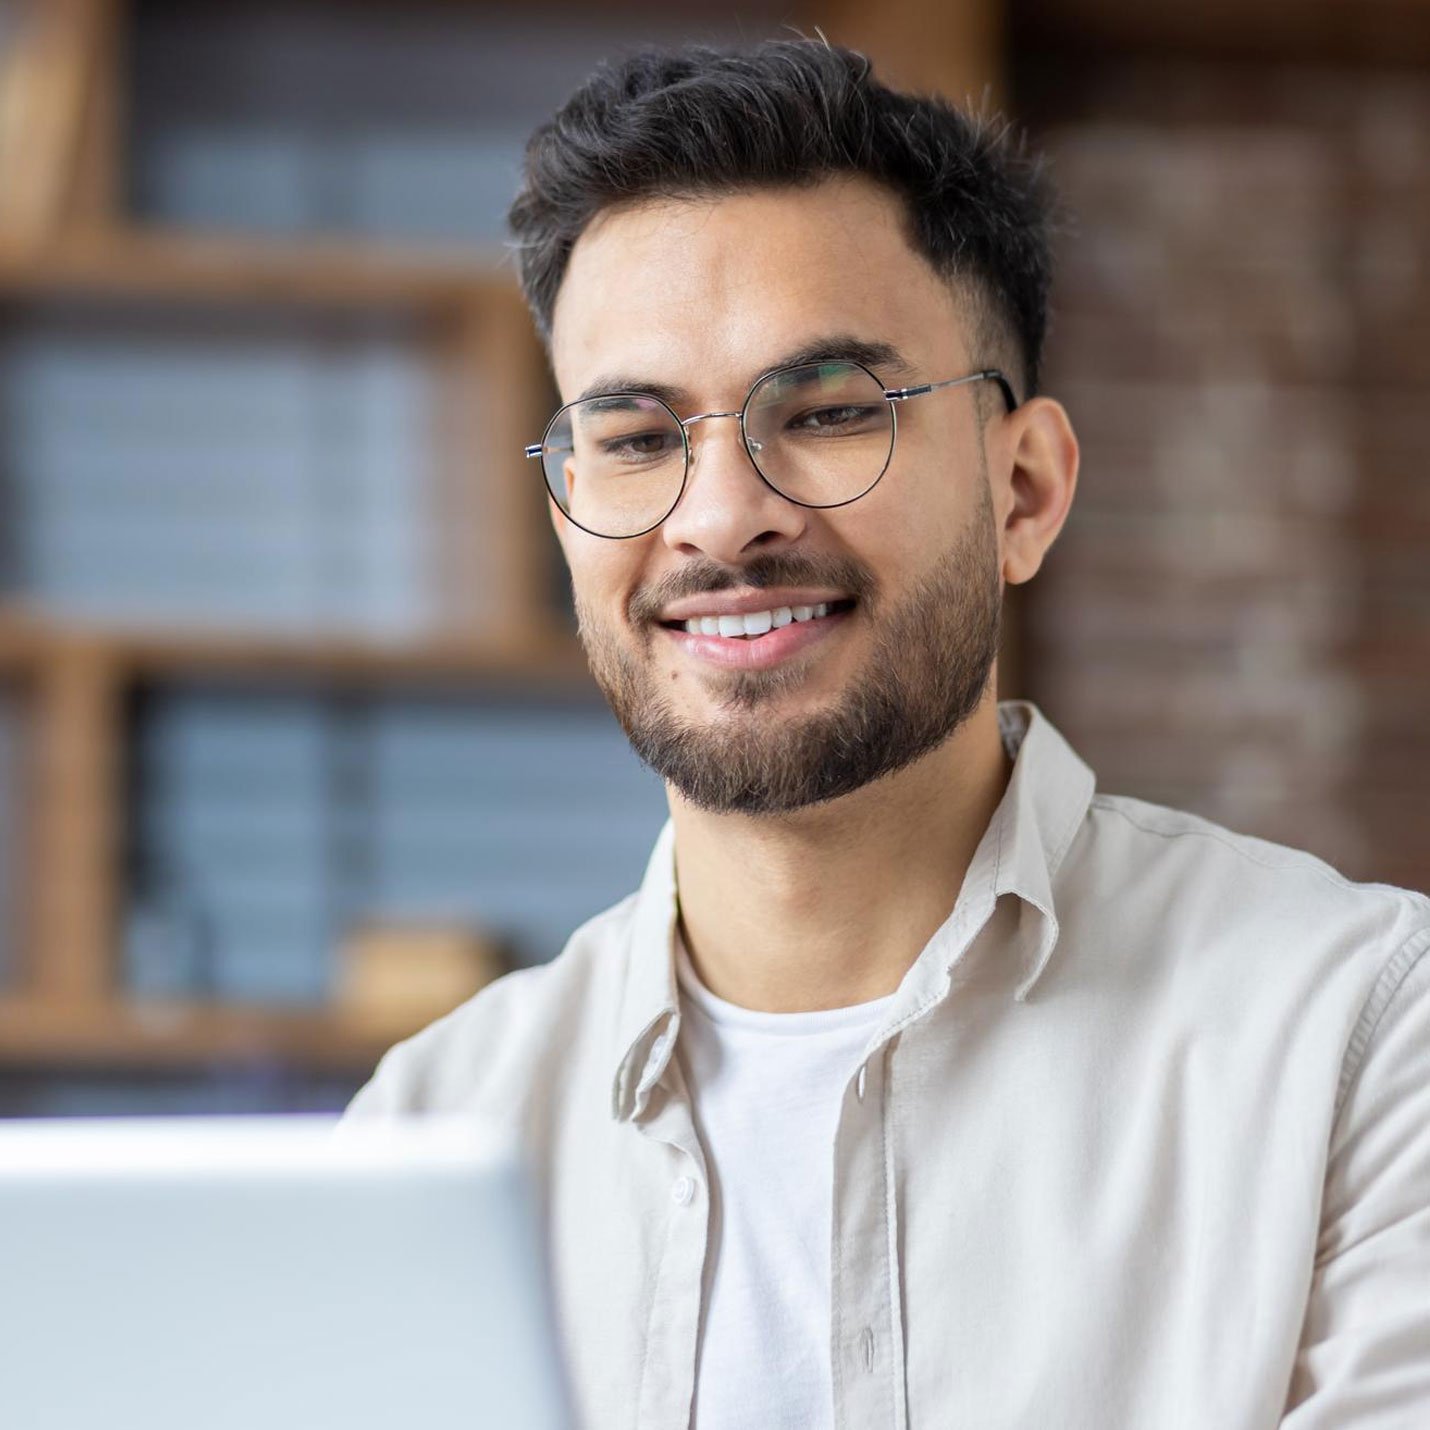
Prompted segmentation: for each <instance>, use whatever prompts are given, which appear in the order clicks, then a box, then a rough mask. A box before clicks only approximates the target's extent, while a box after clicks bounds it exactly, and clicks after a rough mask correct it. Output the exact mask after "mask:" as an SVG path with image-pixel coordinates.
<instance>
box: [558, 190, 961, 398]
mask: <svg viewBox="0 0 1430 1430" xmlns="http://www.w3.org/2000/svg"><path fill="white" fill-rule="evenodd" d="M961 307H962V305H961V304H959V303H958V301H957V299H956V297H955V294H954V291H953V290H952V288H951V287H950V285H949V284H948V283H947V282H945V281H944V280H943V279H942V278H941V277H940V276H939V275H938V274H937V273H935V272H934V270H933V268H932V267H931V266H930V265H929V263H928V262H927V261H926V260H924V259H923V258H922V257H921V256H920V255H919V254H918V253H916V252H915V251H914V249H913V248H912V247H911V246H910V244H909V241H908V238H907V236H906V232H905V226H904V215H903V210H902V207H901V205H900V203H899V201H898V199H897V198H895V197H894V196H893V195H892V194H890V193H888V192H886V191H885V190H883V189H882V188H879V187H878V186H876V185H874V184H872V183H869V182H867V181H864V180H858V179H840V180H831V181H827V182H825V183H821V184H818V185H813V186H810V187H805V188H798V189H767V190H755V191H750V192H743V193H738V194H732V195H726V196H720V197H717V198H705V197H702V198H693V199H662V200H658V201H652V202H649V203H643V204H640V205H638V206H632V207H628V208H621V209H614V210H608V211H606V212H605V213H603V214H601V215H599V216H598V217H597V218H596V219H595V220H594V221H593V222H592V224H591V225H590V226H589V227H588V228H587V229H586V231H585V232H584V233H583V234H582V235H581V237H580V239H578V241H577V243H576V245H575V248H574V249H573V251H572V254H571V260H570V263H569V265H568V267H567V271H566V275H565V278H564V280H563V283H562V287H561V292H560V294H559V296H558V298H557V302H556V307H555V312H554V314H553V320H552V361H553V365H554V367H555V371H556V378H557V382H558V384H559V386H560V388H561V392H562V395H563V397H564V398H565V399H567V400H570V398H571V397H573V396H575V395H576V393H577V392H579V391H580V390H581V389H583V388H584V387H586V386H587V385H588V384H589V383H590V382H591V381H592V379H593V378H595V377H597V375H598V374H602V373H605V372H608V371H612V372H620V373H623V374H630V375H631V376H633V377H634V376H636V375H640V374H648V375H649V377H650V379H651V381H652V382H660V383H663V384H666V385H669V386H676V387H683V388H686V389H688V390H690V391H697V390H699V391H702V392H705V393H707V394H708V393H709V392H710V391H711V390H712V389H713V388H715V387H720V388H721V389H722V390H724V389H725V388H727V387H731V386H739V385H740V384H748V383H749V382H750V381H751V380H753V378H754V377H755V376H757V375H758V373H759V372H760V371H762V370H764V368H765V367H766V366H768V365H769V363H770V362H771V361H773V360H774V359H776V358H777V357H778V355H779V354H781V353H785V352H789V351H793V350H794V349H797V348H800V347H803V346H806V345H809V344H814V343H818V342H819V341H820V340H821V339H823V338H824V337H826V336H827V335H829V334H835V333H838V334H848V335H851V336H854V337H858V338H860V339H863V340H866V341H868V342H873V343H886V344H889V345H892V346H894V347H896V348H897V349H898V350H899V351H900V352H901V353H903V354H905V355H906V357H907V358H908V359H909V360H910V362H911V363H912V364H914V365H916V366H918V367H919V368H920V369H923V368H925V367H928V368H930V369H931V368H933V367H935V366H939V367H941V366H942V365H945V364H947V365H950V371H952V370H953V366H956V365H958V364H960V363H962V362H963V361H964V360H965V354H966V352H967V345H966V343H965V342H964V331H965V323H964V316H963V313H962V311H961ZM937 375H942V374H941V373H940V374H937Z"/></svg>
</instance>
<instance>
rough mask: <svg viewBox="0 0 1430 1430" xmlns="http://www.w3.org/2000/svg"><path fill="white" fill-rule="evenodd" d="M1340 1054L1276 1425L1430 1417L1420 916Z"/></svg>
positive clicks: (1428, 1133) (1345, 1429) (1429, 1124)
mask: <svg viewBox="0 0 1430 1430" xmlns="http://www.w3.org/2000/svg"><path fill="white" fill-rule="evenodd" d="M1357 1052H1359V1061H1358V1064H1357V1063H1356V1062H1355V1059H1356V1055H1357ZM1348 1061H1349V1062H1350V1064H1351V1066H1350V1068H1349V1078H1350V1081H1349V1084H1348V1085H1346V1086H1345V1087H1344V1090H1343V1095H1342V1101H1341V1106H1340V1110H1339V1113H1338V1116H1337V1119H1336V1123H1335V1128H1334V1131H1333V1134H1332V1139H1331V1147H1330V1157H1329V1161H1328V1164H1327V1171H1326V1182H1325V1190H1324V1195H1323V1200H1322V1207H1321V1228H1320V1236H1319V1239H1318V1242H1317V1248H1316V1260H1315V1268H1314V1273H1313V1276H1312V1281H1311V1288H1310V1297H1309V1300H1308V1303H1307V1308H1306V1318H1305V1322H1304V1325H1303V1329H1302V1333H1301V1343H1300V1346H1299V1348H1298V1350H1297V1353H1296V1359H1295V1364H1294V1369H1293V1373H1292V1377H1291V1386H1290V1394H1289V1397H1288V1399H1287V1402H1286V1407H1285V1412H1284V1418H1283V1419H1282V1421H1281V1426H1282V1430H1408V1427H1410V1426H1421V1425H1427V1426H1430V928H1427V929H1422V930H1420V931H1419V932H1418V933H1417V934H1416V935H1415V936H1414V937H1412V938H1411V940H1410V941H1409V943H1407V944H1405V945H1403V946H1402V947H1401V948H1400V950H1399V951H1398V952H1397V954H1396V955H1395V957H1394V958H1392V959H1391V961H1390V963H1389V965H1388V966H1387V967H1386V970H1385V973H1384V974H1383V975H1382V977H1381V979H1380V981H1379V983H1378V984H1377V987H1376V991H1375V993H1374V994H1373V995H1372V997H1371V999H1370V1002H1369V1003H1368V1005H1367V1007H1366V1010H1365V1014H1364V1015H1363V1016H1362V1019H1361V1022H1360V1024H1359V1025H1358V1027H1357V1030H1356V1036H1355V1037H1354V1038H1353V1039H1352V1042H1351V1048H1350V1054H1349V1059H1348Z"/></svg>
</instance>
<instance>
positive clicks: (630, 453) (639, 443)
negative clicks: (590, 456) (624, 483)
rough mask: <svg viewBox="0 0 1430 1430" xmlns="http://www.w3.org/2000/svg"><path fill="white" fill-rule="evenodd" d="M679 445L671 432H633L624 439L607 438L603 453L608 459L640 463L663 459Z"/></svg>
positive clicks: (677, 439)
mask: <svg viewBox="0 0 1430 1430" xmlns="http://www.w3.org/2000/svg"><path fill="white" fill-rule="evenodd" d="M679 445H680V441H679V438H677V437H676V436H675V435H674V433H671V432H631V433H628V434H627V435H626V436H623V437H610V438H607V439H606V440H605V441H604V442H602V443H601V451H602V453H603V454H604V455H606V456H608V457H614V458H617V459H622V460H635V461H640V460H648V459H649V458H651V457H662V456H664V455H665V454H666V453H667V452H669V451H670V449H671V448H672V447H676V446H679Z"/></svg>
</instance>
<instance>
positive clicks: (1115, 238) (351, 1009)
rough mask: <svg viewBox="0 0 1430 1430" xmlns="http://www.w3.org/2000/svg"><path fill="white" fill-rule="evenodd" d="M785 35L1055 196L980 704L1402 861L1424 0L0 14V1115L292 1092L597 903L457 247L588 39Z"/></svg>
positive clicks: (1418, 712) (651, 801)
mask: <svg viewBox="0 0 1430 1430" xmlns="http://www.w3.org/2000/svg"><path fill="white" fill-rule="evenodd" d="M791 26H793V27H796V28H798V29H800V30H802V31H804V32H806V33H810V32H812V31H813V30H814V29H815V27H818V28H819V30H821V31H822V32H823V33H824V34H825V35H827V36H828V38H829V39H831V40H832V41H835V42H838V43H842V44H848V45H852V46H854V47H856V48H859V49H863V50H864V51H865V52H867V53H868V54H870V55H871V56H872V57H873V59H874V61H875V63H876V66H877V68H878V70H879V71H880V73H881V74H882V75H883V77H884V78H886V79H888V80H889V81H891V82H893V83H896V84H899V85H903V86H907V87H913V88H920V89H937V90H939V91H941V92H943V93H945V94H947V95H950V96H951V97H954V98H956V99H963V98H965V97H972V98H973V100H974V102H975V103H983V102H985V101H986V102H988V103H990V104H991V105H994V106H997V107H1001V108H1003V109H1005V110H1006V111H1007V112H1009V113H1010V114H1011V115H1012V116H1013V117H1014V118H1015V119H1017V120H1018V121H1020V122H1021V123H1023V124H1025V125H1026V126H1027V127H1028V129H1029V130H1030V131H1031V134H1032V138H1033V142H1034V143H1035V144H1036V145H1038V146H1039V147H1041V148H1044V149H1046V150H1047V152H1048V153H1049V155H1050V156H1051V162H1052V166H1053V169H1052V172H1053V176H1054V178H1055V181H1056V182H1057V184H1058V185H1059V187H1060V188H1061V190H1062V193H1063V195H1064V197H1065V199H1066V200H1067V202H1068V204H1069V206H1070V208H1071V209H1072V211H1073V212H1074V213H1075V215H1076V222H1075V223H1074V224H1073V225H1072V226H1070V227H1069V228H1068V230H1067V231H1066V232H1065V233H1064V234H1063V235H1062V236H1061V238H1060V241H1059V245H1060V254H1059V262H1060V271H1059V277H1058V284H1057V289H1056V292H1055V316H1054V327H1053V331H1052V335H1051V338H1050V349H1049V358H1048V366H1047V378H1046V382H1045V389H1046V390H1047V391H1049V392H1050V393H1052V394H1054V395H1056V396H1058V397H1060V398H1061V399H1062V400H1063V401H1064V402H1065V403H1066V405H1067V406H1068V408H1069V410H1070V412H1071V414H1072V418H1073V422H1074V424H1075V426H1076V427H1077V429H1078V431H1079V433H1080V435H1081V438H1082V443H1083V469H1082V476H1081V480H1080V484H1079V491H1078V497H1077V502H1076V506H1075V509H1074V512H1073V516H1072V518H1071V520H1070V522H1069V524H1068V526H1067V527H1066V529H1065V530H1064V533H1063V534H1062V536H1061V537H1060V539H1059V541H1058V543H1057V545H1056V546H1055V547H1054V549H1053V551H1052V553H1051V554H1050V557H1049V559H1048V561H1047V563H1046V564H1045V567H1044V570H1043V571H1042V573H1040V575H1039V577H1038V578H1037V580H1036V581H1035V582H1033V583H1032V584H1031V585H1030V586H1027V587H1023V588H1018V589H1017V590H1015V591H1014V592H1013V593H1012V595H1011V597H1010V613H1009V614H1010V620H1009V628H1008V638H1007V644H1006V647H1005V650H1004V652H1003V657H1002V663H1001V670H1000V694H1001V695H1002V696H1004V697H1009V696H1016V697H1026V698H1030V699H1033V700H1036V701H1037V702H1038V703H1039V704H1040V705H1041V706H1042V708H1043V709H1044V710H1045V711H1046V712H1047V713H1048V714H1049V716H1050V717H1051V718H1052V719H1053V720H1054V721H1055V722H1056V723H1057V724H1058V725H1059V726H1060V727H1061V728H1062V730H1063V731H1064V732H1065V733H1066V734H1067V735H1068V737H1069V738H1070V739H1071V741H1072V742H1073V744H1074V746H1075V747H1076V748H1077V749H1078V750H1079V751H1080V752H1081V753H1082V754H1083V755H1084V756H1085V757H1086V758H1087V759H1088V761H1089V762H1090V763H1091V764H1092V766H1093V768H1094V769H1095V771H1096V772H1097V775H1098V778H1099V784H1100V786H1101V787H1102V788H1104V789H1108V790H1112V791H1116V792H1120V793H1127V794H1133V795H1138V796H1141V797H1143V798H1146V799H1152V800H1157V801H1160V802H1165V803H1170V804H1174V805H1178V806H1181V807H1184V808H1190V809H1193V810H1196V811H1198V812H1200V813H1203V814H1205V815H1207V816H1209V817H1211V818H1213V819H1216V820H1218V821H1220V822H1222V823H1226V824H1229V825H1231V826H1233V827H1235V828H1237V829H1241V830H1245V831H1247V832H1250V833H1253V834H1259V835H1261V836H1263V837H1266V838H1269V839H1275V840H1280V841H1283V842H1287V843H1291V844H1294V845H1297V846H1299V847H1303V848H1309V849H1311V850H1312V851H1314V852H1315V853H1317V854H1319V855H1321V856H1322V857H1323V858H1326V859H1327V860H1329V861H1331V862H1332V863H1333V864H1335V865H1336V866H1337V867H1338V868H1340V869H1341V870H1342V871H1343V872H1345V873H1346V874H1347V875H1349V876H1350V877H1353V878H1357V879H1374V880H1380V881H1384V882H1389V883H1395V884H1401V885H1405V886H1409V887H1413V888H1421V889H1424V888H1427V887H1430V481H1428V480H1427V479H1426V477H1425V476H1424V475H1423V474H1422V471H1421V464H1422V462H1423V460H1424V456H1425V454H1426V453H1427V452H1430V3H1426V0H1297V2H1296V3H1293V2H1292V0H1213V3H1210V4H1205V5H1202V6H1200V7H1197V8H1196V9H1191V8H1188V7H1152V6H1147V5H1144V4H1138V3H1135V0H944V2H943V3H930V2H929V0H925V3H919V0H879V3H869V0H863V3H860V4H853V3H847V0H831V3H817V0H767V3H750V4H742V5H738V6H734V7H731V6H729V5H718V6H717V5H713V4H696V3H683V4H678V5H656V4H652V3H637V2H636V0H629V3H620V4H608V5H603V6H600V7H597V6H578V5H571V4H568V5H562V4H559V3H554V0H533V3H531V4H529V5H527V6H524V7H521V9H520V11H519V12H513V11H512V10H511V8H510V7H499V6H497V5H495V4H484V3H479V0H342V2H341V3H339V0H283V3H281V4H280V3H276V0H272V2H271V3H270V0H251V2H250V3H244V0H222V3H220V0H214V3H206V4H194V3H182V4H181V3H174V0H0V1115H19V1114H63V1113H96V1112H100V1113H103V1112H121V1111H123V1112H135V1111H155V1112H157V1111H195V1112H197V1111H258V1110H281V1109H300V1108H302V1109H308V1108H310V1109H335V1108H338V1107H341V1106H342V1105H343V1103H344V1102H345V1101H346V1099H347V1097H348V1096H349V1095H350V1094H351V1092H352V1091H353V1090H354V1089H355V1088H356V1087H357V1086H358V1084H359V1083H360V1082H361V1081H362V1080H363V1079H364V1078H365V1077H366V1075H367V1074H368V1072H369V1071H370V1070H371V1067H372V1065H373V1063H374V1062H375V1060H376V1058H377V1056H378V1054H379V1053H380V1052H381V1051H382V1049H383V1048H384V1047H386V1046H387V1045H388V1044H390V1043H391V1042H393V1041H395V1040H396V1039H397V1038H399V1037H401V1036H403V1035H404V1034H406V1033H407V1032H410V1031H412V1030H413V1029H415V1028H416V1027H418V1026H420V1025H421V1024H422V1023H424V1022H425V1021H427V1020H428V1019H429V1018H430V1017H432V1016H434V1015H435V1014H436V1013H439V1012H441V1011H443V1010H444V1009H445V1008H447V1007H450V1006H452V1005H453V1004H455V1003H456V1002H457V1001H459V1000H460V998H462V997H464V996H466V995H467V993H469V992H470V991H471V990H472V989H473V988H475V987H476V986H478V985H479V984H480V983H481V982H482V981H483V980H484V979H486V978H489V977H491V976H492V975H493V974H494V973H495V972H497V971H499V970H500V969H502V968H505V967H509V966H512V965H514V964H515V965H519V964H529V963H534V962H538V961H541V960H544V959H547V958H550V957H552V956H553V955H554V954H555V953H556V952H558V951H559V949H560V947H561V945H562V943H563V941H564V939H565V937H566V936H567V934H569V932H570V931H571V930H572V929H573V928H574V927H575V926H576V924H578V923H579V922H580V921H581V920H583V919H584V918H586V917H587V916H589V915H590V914H592V913H595V912H597V911H598V910H600V909H601V908H603V907H605V906H606V905H608V904H609V903H611V902H613V901H614V900H615V899H617V898H619V897H621V896H622V895H623V894H625V893H626V892H627V891H629V890H630V889H632V888H633V887H634V886H635V884H636V883H637V881H638V880H639V878H640V875H641V872H642V869H643V866H644V861H645V858H646V854H647V852H648V848H649V845H650V842H651V840H652V838H653V836H654V834H655V832H656V831H657V829H658V828H659V826H660V823H661V821H662V819H663V817H664V801H663V797H662V792H661V789H660V786H659V784H658V782H657V781H656V780H655V779H654V777H652V776H651V775H649V774H648V773H647V772H645V771H643V770H642V769H641V768H640V767H639V766H638V765H637V764H636V762H635V760H634V758H633V757H632V756H631V755H630V754H629V752H628V750H627V748H626V746H625V742H624V739H623V737H622V736H621V734H620V732H619V730H618V729H617V728H616V726H615V725H614V723H613V721H612V720H611V718H610V717H609V715H608V714H607V713H606V710H605V707H604V705H603V703H602V702H601V700H600V698H599V696H598V695H597V694H596V692H595V690H594V688H593V687H592V686H591V684H590V682H589V680H588V678H587V677H586V675H585V673H584V666H583V664H582V662H581V659H580V656H579V652H578V651H577V649H576V646H575V641H574V636H573V632H572V622H571V618H570V613H569V598H568V595H567V590H566V584H565V579H564V575H563V573H562V570H561V568H560V562H559V556H558V552H557V549H556V546H555V542H554V540H553V539H552V538H551V536H550V534H549V531H548V530H547V526H546V517H545V511H544V505H543V503H544V497H543V492H542V489H541V486H540V481H539V476H538V475H537V474H536V473H535V472H534V471H533V470H530V469H529V464H527V463H525V462H524V461H523V460H522V459H521V457H520V449H521V446H522V445H523V444H524V443H525V442H527V441H531V440H534V439H535V438H536V437H537V436H538V435H539V434H540V431H541V428H542V425H543V423H544V421H545V418H546V416H547V415H548V414H549V412H550V410H551V408H552V406H553V405H554V402H553V394H552V392H551V390H550V387H549V382H548V378H547V376H546V374H545V371H544V368H543V364H542V360H541V355H540V353H539V350H538V349H537V347H536V345H535V342H534V339H533V338H532V335H531V333H530V331H529V328H528V325H527V321H526V318H525V314H524V312H523V310H522V307H521V304H520V301H519V299H518V297H517V294H516V287H515V280H514V277H513V274H512V268H511V264H510V262H509V259H508V256H507V254H506V252H505V250H504V248H503V227H502V218H503V214H504V211H505V207H506V204H507V202H508V200H509V198H510V196H511V193H512V192H513V190H514V187H515V184H516V178H517V173H518V169H519V164H520V155H521V149H522V144H523V142H524V139H525V136H526V134H527V133H528V131H529V130H530V129H531V128H532V127H533V126H534V125H535V124H536V123H538V122H539V121H540V120H541V119H543V118H544V117H545V116H546V115H547V114H549V112H550V111H551V110H552V109H553V108H554V107H555V106H556V105H557V104H559V103H560V101H561V100H562V99H563V98H564V97H565V95H566V94H567V93H568V92H569V91H570V90H571V89H572V88H573V87H574V86H575V85H576V84H578V83H579V82H580V80H581V79H582V78H583V77H584V76H585V75H586V74H587V73H588V72H589V70H590V69H591V68H592V66H593V65H594V64H595V63H596V62H597V61H598V60H599V59H601V58H604V57H608V56H613V55H616V54H618V53H619V52H620V51H622V50H623V49H626V48H629V47H630V46H632V45H634V44H638V43H641V42H646V41H663V40H678V39H682V38H704V39H710V40H715V41H741V40H754V39H759V38H763V37H766V36H770V35H778V34H781V33H788V29H789V27H791Z"/></svg>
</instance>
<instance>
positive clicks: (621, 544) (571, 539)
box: [561, 522, 643, 622]
mask: <svg viewBox="0 0 1430 1430" xmlns="http://www.w3.org/2000/svg"><path fill="white" fill-rule="evenodd" d="M565 527H566V529H565V532H564V533H563V534H562V537H561V546H562V550H563V551H564V552H565V554H566V565H567V568H568V569H569V571H570V573H571V585H572V589H573V590H574V591H575V593H576V599H577V601H578V603H580V604H581V605H583V606H585V607H586V608H587V609H588V610H589V611H590V613H591V615H592V616H594V617H595V618H597V619H599V620H601V621H603V622H611V621H615V620H618V619H624V617H625V613H626V605H627V602H628V601H629V600H630V597H631V594H632V593H633V592H634V591H635V590H636V588H637V585H638V583H639V575H640V571H641V567H642V564H643V563H642V560H641V554H640V552H639V551H633V550H631V549H630V548H631V547H632V546H633V545H639V543H632V542H629V541H603V540H602V539H601V538H600V537H598V536H591V535H590V534H589V533H587V532H584V531H581V530H580V529H579V528H577V527H573V526H571V525H570V523H569V522H568V523H566V524H565Z"/></svg>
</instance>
